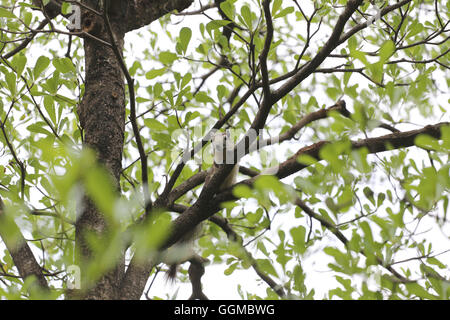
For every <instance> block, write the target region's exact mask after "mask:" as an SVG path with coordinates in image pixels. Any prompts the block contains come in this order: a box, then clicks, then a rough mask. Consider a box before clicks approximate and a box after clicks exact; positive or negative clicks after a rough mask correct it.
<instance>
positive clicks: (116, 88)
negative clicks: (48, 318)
mask: <svg viewBox="0 0 450 320" xmlns="http://www.w3.org/2000/svg"><path fill="white" fill-rule="evenodd" d="M85 3H86V4H87V5H89V6H91V7H93V8H96V5H97V1H92V0H89V1H85ZM124 14H125V12H120V13H119V14H111V15H110V22H111V26H112V31H113V34H114V36H115V43H116V45H117V48H118V49H119V51H120V52H121V53H122V52H123V44H124V35H125V30H124V27H123V25H124V23H123V19H121V18H123V15H124ZM82 26H83V30H85V31H86V30H88V31H89V32H90V33H91V34H92V35H94V36H95V37H97V38H100V39H102V40H104V41H107V42H111V40H110V39H109V35H108V32H107V25H106V24H105V21H103V19H102V17H99V16H95V15H94V14H92V13H90V12H85V13H84V14H83V22H82ZM84 50H85V67H86V68H85V73H86V76H85V81H86V82H85V93H84V97H83V100H82V103H81V106H80V110H79V116H80V122H81V125H82V127H83V129H84V133H85V146H87V147H89V148H92V149H93V150H95V151H96V153H97V158H98V160H99V162H100V163H101V164H103V165H104V166H105V167H106V168H107V169H108V170H109V172H110V173H111V175H112V177H113V179H114V182H115V184H116V187H117V189H119V177H120V171H121V168H122V165H121V161H122V151H123V143H124V130H125V84H124V76H123V73H122V71H121V67H120V64H119V62H118V59H117V57H116V56H115V54H114V52H113V50H112V49H111V48H109V47H107V46H105V45H104V44H102V43H101V42H99V41H97V40H95V39H91V38H85V40H84ZM107 232H108V225H107V221H106V219H105V217H104V215H103V214H102V213H101V212H99V210H98V209H97V208H96V207H95V205H94V203H93V202H92V201H90V200H89V199H88V198H87V197H85V201H84V204H83V211H82V213H81V214H80V216H79V217H78V219H77V222H76V244H77V258H78V261H79V263H80V267H81V278H82V284H84V285H85V286H86V285H87V279H86V278H85V276H84V274H85V272H83V271H84V268H85V263H86V262H87V261H89V260H91V261H92V260H93V259H94V260H95V258H96V257H95V256H93V255H94V253H93V251H92V250H91V248H90V246H89V245H88V243H87V239H86V235H87V234H88V233H89V234H91V233H92V234H94V235H95V236H96V237H98V238H99V239H100V238H101V237H102V236H103V237H104V236H105V234H106V233H107ZM123 272H124V255H123V253H122V254H121V258H120V261H118V263H117V264H116V266H115V268H113V269H112V270H110V272H108V273H107V274H105V275H104V276H102V278H101V279H100V280H99V281H96V284H95V286H94V287H93V288H86V287H83V288H82V290H83V292H85V295H84V296H83V298H86V299H115V298H117V297H118V294H117V286H118V284H119V283H120V279H121V278H122V275H123ZM85 289H87V291H84V290H85Z"/></svg>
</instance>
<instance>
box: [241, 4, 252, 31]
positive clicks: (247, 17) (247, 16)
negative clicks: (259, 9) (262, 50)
mask: <svg viewBox="0 0 450 320" xmlns="http://www.w3.org/2000/svg"><path fill="white" fill-rule="evenodd" d="M241 16H242V18H243V19H244V22H245V24H246V25H247V27H248V28H249V29H252V12H251V11H250V8H249V6H247V5H244V6H242V8H241Z"/></svg>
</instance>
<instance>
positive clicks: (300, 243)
mask: <svg viewBox="0 0 450 320" xmlns="http://www.w3.org/2000/svg"><path fill="white" fill-rule="evenodd" d="M290 234H291V236H292V239H293V240H294V251H295V252H298V253H300V254H303V253H304V252H305V251H306V246H305V241H306V229H305V227H303V226H298V227H295V228H292V229H291V230H290Z"/></svg>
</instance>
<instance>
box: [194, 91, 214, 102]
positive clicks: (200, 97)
mask: <svg viewBox="0 0 450 320" xmlns="http://www.w3.org/2000/svg"><path fill="white" fill-rule="evenodd" d="M195 100H197V101H198V102H204V103H207V102H212V103H214V99H213V98H211V97H210V96H209V95H208V94H207V93H206V92H204V91H199V92H198V93H197V94H196V95H195Z"/></svg>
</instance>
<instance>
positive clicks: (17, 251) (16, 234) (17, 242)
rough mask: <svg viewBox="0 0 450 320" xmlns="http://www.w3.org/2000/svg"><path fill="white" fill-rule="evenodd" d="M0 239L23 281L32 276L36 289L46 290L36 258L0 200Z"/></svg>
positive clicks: (45, 283) (46, 286)
mask: <svg viewBox="0 0 450 320" xmlns="http://www.w3.org/2000/svg"><path fill="white" fill-rule="evenodd" d="M0 237H1V238H2V240H3V242H4V243H5V245H6V248H7V249H8V252H9V254H10V255H11V257H12V259H13V261H14V264H15V266H16V267H17V270H19V274H20V277H21V278H22V279H23V280H25V279H26V278H28V277H30V276H34V277H35V278H36V280H37V285H38V288H39V289H41V290H47V289H48V283H47V280H45V277H44V274H43V273H42V269H41V267H40V266H39V264H38V263H37V261H36V258H35V257H34V255H33V252H32V251H31V248H30V247H29V246H28V243H27V242H26V240H25V238H24V237H23V235H22V232H21V231H20V229H19V227H18V226H17V224H16V223H15V222H14V219H13V218H12V217H9V216H7V215H6V213H5V206H4V203H3V200H2V199H1V198H0Z"/></svg>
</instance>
